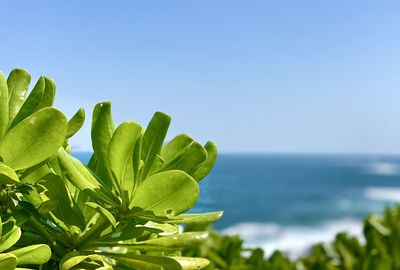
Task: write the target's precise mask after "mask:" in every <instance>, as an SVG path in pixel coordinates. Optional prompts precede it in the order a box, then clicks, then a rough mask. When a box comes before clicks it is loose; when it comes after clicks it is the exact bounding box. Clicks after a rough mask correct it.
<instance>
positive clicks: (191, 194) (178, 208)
mask: <svg viewBox="0 0 400 270" xmlns="http://www.w3.org/2000/svg"><path fill="white" fill-rule="evenodd" d="M198 196H199V187H198V185H197V183H196V181H194V180H193V178H191V177H190V176H189V175H188V174H186V173H185V172H183V171H177V170H172V171H167V172H162V173H157V174H153V175H151V176H150V177H149V178H148V179H147V180H146V181H145V182H143V183H142V184H141V185H140V186H139V187H138V188H137V190H136V192H135V194H134V197H133V199H132V202H131V205H130V208H131V209H132V208H133V209H132V213H134V214H135V215H137V214H143V213H145V212H147V211H150V212H152V213H154V214H155V215H157V216H173V215H178V214H180V213H182V212H185V211H186V210H188V209H190V208H192V207H193V205H194V204H195V203H196V201H197V198H198Z"/></svg>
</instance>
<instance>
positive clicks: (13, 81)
mask: <svg viewBox="0 0 400 270" xmlns="http://www.w3.org/2000/svg"><path fill="white" fill-rule="evenodd" d="M30 82H31V76H30V75H29V73H28V72H26V71H25V70H23V69H14V70H12V71H11V73H10V75H9V76H8V78H7V87H8V99H9V103H8V108H9V117H8V119H9V120H8V122H9V123H11V122H12V120H13V119H14V117H15V116H16V115H17V113H18V111H19V109H20V108H21V106H22V104H23V103H24V101H25V96H26V92H27V91H28V87H29V84H30Z"/></svg>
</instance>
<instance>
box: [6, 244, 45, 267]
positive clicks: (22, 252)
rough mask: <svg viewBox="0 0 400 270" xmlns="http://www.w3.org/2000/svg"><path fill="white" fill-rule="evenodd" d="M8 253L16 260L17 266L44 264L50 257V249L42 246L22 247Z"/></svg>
mask: <svg viewBox="0 0 400 270" xmlns="http://www.w3.org/2000/svg"><path fill="white" fill-rule="evenodd" d="M10 253H11V254H13V255H14V256H16V257H17V258H18V265H24V264H45V263H46V262H48V260H49V259H50V257H51V249H50V248H49V246H48V245H44V244H38V245H31V246H27V247H23V248H20V249H16V250H13V251H11V252H10Z"/></svg>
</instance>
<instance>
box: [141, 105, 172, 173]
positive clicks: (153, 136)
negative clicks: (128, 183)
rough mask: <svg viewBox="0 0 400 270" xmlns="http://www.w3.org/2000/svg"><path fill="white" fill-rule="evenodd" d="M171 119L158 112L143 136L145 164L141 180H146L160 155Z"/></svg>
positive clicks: (142, 156) (142, 155) (142, 153)
mask: <svg viewBox="0 0 400 270" xmlns="http://www.w3.org/2000/svg"><path fill="white" fill-rule="evenodd" d="M170 122H171V117H169V116H168V115H166V114H163V113H161V112H156V113H155V114H154V116H153V118H152V119H151V121H150V123H149V124H148V126H147V128H146V131H145V132H144V135H143V141H142V151H141V159H142V160H143V162H144V165H143V167H142V171H141V179H142V180H143V179H146V177H147V175H148V174H149V172H150V169H151V167H152V166H153V162H154V160H155V159H156V157H157V155H158V154H159V153H160V151H161V148H162V146H163V143H164V139H165V136H166V135H167V131H168V127H169V124H170Z"/></svg>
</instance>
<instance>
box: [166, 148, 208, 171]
mask: <svg viewBox="0 0 400 270" xmlns="http://www.w3.org/2000/svg"><path fill="white" fill-rule="evenodd" d="M174 150H176V153H175V155H173V156H171V157H170V159H169V160H168V159H167V158H166V157H163V159H164V162H165V163H164V165H163V166H162V168H161V171H168V170H182V171H184V172H186V173H188V174H189V175H192V174H193V172H194V171H195V169H196V168H197V167H198V166H199V165H200V164H202V163H203V162H205V161H206V159H207V152H206V150H205V149H204V147H203V146H201V145H200V144H199V143H198V142H195V141H192V142H191V143H189V144H188V145H186V146H185V147H184V148H181V149H174Z"/></svg>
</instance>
